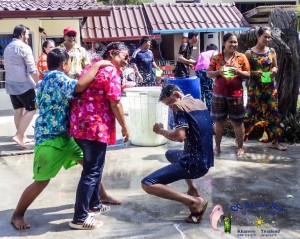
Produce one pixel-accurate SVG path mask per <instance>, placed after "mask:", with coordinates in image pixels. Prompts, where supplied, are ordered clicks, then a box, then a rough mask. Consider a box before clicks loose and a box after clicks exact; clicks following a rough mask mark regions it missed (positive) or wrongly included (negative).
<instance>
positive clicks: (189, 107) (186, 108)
mask: <svg viewBox="0 0 300 239" xmlns="http://www.w3.org/2000/svg"><path fill="white" fill-rule="evenodd" d="M176 106H177V107H178V108H179V109H182V111H181V110H179V111H177V112H176V113H175V114H177V115H176V117H175V120H177V122H175V128H176V126H178V127H179V126H181V127H182V126H183V125H181V124H180V119H181V117H182V116H181V115H182V114H184V116H185V118H186V119H187V124H188V125H187V130H186V139H185V141H184V151H185V152H186V153H187V154H192V155H193V156H194V157H191V158H189V160H188V161H187V163H189V164H191V163H193V162H192V161H193V160H192V159H193V158H194V159H195V161H197V163H199V162H201V163H202V165H201V167H202V168H206V169H208V168H210V167H212V166H213V165H214V163H213V159H214V155H213V137H212V135H213V134H212V119H211V116H210V113H209V111H208V110H207V109H206V107H205V105H204V104H203V102H201V101H200V100H197V99H194V98H193V97H191V96H189V95H188V96H185V97H184V98H183V99H182V100H181V101H179V102H178V103H176ZM198 157H201V161H199V158H198Z"/></svg>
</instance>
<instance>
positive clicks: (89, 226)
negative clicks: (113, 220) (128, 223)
mask: <svg viewBox="0 0 300 239" xmlns="http://www.w3.org/2000/svg"><path fill="white" fill-rule="evenodd" d="M69 226H70V227H71V228H73V229H77V230H94V229H98V228H100V227H102V226H103V222H101V221H98V220H96V219H94V218H93V217H88V218H87V219H85V221H84V222H83V223H82V224H78V223H75V222H69Z"/></svg>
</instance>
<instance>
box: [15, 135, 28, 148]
mask: <svg viewBox="0 0 300 239" xmlns="http://www.w3.org/2000/svg"><path fill="white" fill-rule="evenodd" d="M12 140H13V141H15V142H16V143H17V144H18V145H19V146H20V147H21V148H22V149H27V147H26V145H25V144H24V143H23V139H22V140H21V139H20V138H19V137H18V136H17V135H15V136H14V137H12Z"/></svg>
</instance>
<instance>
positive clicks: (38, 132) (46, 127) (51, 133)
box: [34, 71, 77, 145]
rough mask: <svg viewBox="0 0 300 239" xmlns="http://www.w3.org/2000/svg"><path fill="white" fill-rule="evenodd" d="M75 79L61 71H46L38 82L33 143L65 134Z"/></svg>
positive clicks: (37, 143)
mask: <svg viewBox="0 0 300 239" xmlns="http://www.w3.org/2000/svg"><path fill="white" fill-rule="evenodd" d="M76 83H77V80H74V79H71V78H69V77H67V75H66V74H65V73H63V72H61V71H47V72H46V74H45V75H44V77H43V80H42V81H40V82H39V86H38V90H37V95H36V104H37V106H38V108H39V116H38V117H37V119H36V121H35V128H34V138H35V145H39V144H40V143H42V142H44V141H46V140H49V139H54V138H56V137H58V136H62V135H66V134H67V133H68V129H69V106H70V100H71V99H72V98H73V97H74V90H75V85H76Z"/></svg>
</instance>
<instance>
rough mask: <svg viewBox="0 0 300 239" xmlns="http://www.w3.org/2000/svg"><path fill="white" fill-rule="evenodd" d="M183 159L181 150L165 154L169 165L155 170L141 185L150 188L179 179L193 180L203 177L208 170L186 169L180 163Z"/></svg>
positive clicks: (173, 150) (171, 150)
mask: <svg viewBox="0 0 300 239" xmlns="http://www.w3.org/2000/svg"><path fill="white" fill-rule="evenodd" d="M184 157H185V153H184V151H183V150H179V149H170V150H168V151H167V152H166V158H167V160H168V161H169V162H170V163H171V164H169V165H167V166H165V167H163V168H161V169H158V170H156V171H155V172H153V173H151V174H150V175H148V176H147V177H145V178H144V179H143V180H142V183H143V184H145V185H147V186H151V185H153V184H164V185H167V184H170V183H173V182H176V181H178V180H181V179H195V178H200V177H202V176H204V175H205V174H206V173H207V172H208V169H198V170H197V171H196V170H191V169H186V168H185V167H184V165H183V164H182V163H181V162H180V161H181V160H182V159H183V158H184Z"/></svg>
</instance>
